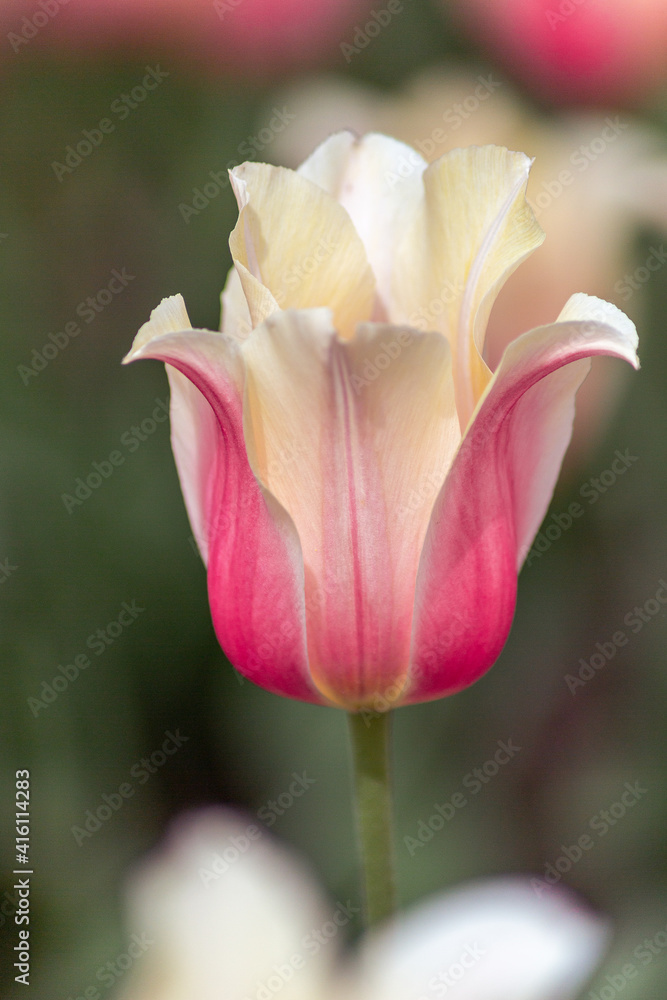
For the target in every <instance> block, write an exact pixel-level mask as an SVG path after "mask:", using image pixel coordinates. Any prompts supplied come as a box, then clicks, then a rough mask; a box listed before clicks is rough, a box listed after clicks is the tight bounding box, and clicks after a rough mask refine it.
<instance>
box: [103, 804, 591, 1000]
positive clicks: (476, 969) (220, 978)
mask: <svg viewBox="0 0 667 1000" xmlns="http://www.w3.org/2000/svg"><path fill="white" fill-rule="evenodd" d="M128 897H129V898H128V904H129V912H130V927H131V930H132V931H133V932H134V934H135V936H136V938H137V939H138V940H140V941H142V943H143V944H145V950H144V953H143V954H141V955H140V956H139V957H138V958H137V960H136V962H135V963H134V966H133V968H132V970H131V972H130V973H128V976H129V979H128V981H127V982H124V983H123V984H121V993H120V997H121V1000H124V998H127V1000H193V998H196V1000H219V998H220V997H222V996H224V997H225V1000H270V998H271V997H273V996H276V995H280V996H281V997H283V998H284V1000H406V998H415V1000H418V998H423V1000H426V998H431V997H440V996H445V995H446V996H447V997H448V998H450V1000H471V998H474V1000H506V998H510V997H511V998H512V1000H575V998H576V997H578V996H579V995H580V990H581V989H582V987H583V986H584V984H585V982H586V980H587V979H589V977H590V976H591V974H592V972H593V971H594V969H595V967H596V966H597V964H598V962H599V960H600V957H601V954H602V952H603V950H604V948H605V945H606V943H607V938H608V928H607V924H606V921H604V920H602V919H600V918H599V917H596V916H594V915H593V914H592V913H590V912H588V911H587V910H586V909H585V908H584V907H583V906H582V905H581V904H580V903H579V902H578V901H577V900H576V899H574V898H573V897H572V896H571V895H570V893H569V892H566V891H564V890H561V889H552V890H551V891H549V892H548V893H545V894H543V895H539V894H537V893H535V892H534V890H533V887H532V886H531V884H530V881H529V880H528V879H527V878H523V877H513V878H497V879H490V880H488V881H484V882H479V883H473V884H471V885H469V886H465V887H462V888H459V889H456V890H454V891H453V892H450V893H447V894H443V895H440V896H436V897H434V898H433V899H431V900H429V901H428V902H426V903H422V904H421V905H420V906H419V907H417V908H416V909H415V910H414V911H413V912H412V913H411V914H409V915H407V916H405V917H403V918H401V919H399V920H397V921H396V922H395V923H394V924H392V925H390V926H388V927H386V928H384V929H382V930H380V931H379V932H376V933H375V934H374V935H373V936H369V937H367V938H365V939H363V940H362V942H361V945H360V947H359V949H358V951H357V954H356V955H355V956H354V958H352V959H351V960H347V961H344V960H343V958H342V956H341V952H342V947H341V946H342V944H343V943H344V939H345V937H346V936H347V932H348V930H349V928H350V925H351V924H352V922H353V921H354V920H355V919H356V914H357V913H358V911H359V907H358V905H357V904H356V901H355V900H350V899H341V900H339V901H337V902H335V903H332V902H329V901H328V900H326V898H325V897H324V896H323V894H322V893H321V891H320V889H319V887H318V885H317V884H316V883H315V881H314V879H313V878H312V877H311V876H310V874H309V873H308V872H306V871H305V870H304V868H303V867H302V865H301V863H300V860H299V859H298V858H296V857H293V855H292V854H291V853H290V852H288V851H287V850H286V849H285V848H283V847H282V846H280V845H279V844H278V843H277V842H274V841H273V840H272V838H271V837H270V835H269V834H268V833H267V832H266V831H265V830H262V829H261V828H260V827H258V826H256V825H254V824H252V823H248V822H244V821H243V817H242V816H240V815H237V814H235V813H233V812H232V811H231V810H223V809H216V810H209V811H207V812H201V813H194V814H191V815H188V816H185V817H182V818H181V819H179V820H178V821H177V823H176V824H175V825H174V827H173V828H172V830H171V832H170V835H169V837H168V840H167V843H166V845H161V846H160V847H158V848H157V849H156V851H155V852H154V854H153V855H152V856H151V857H149V859H148V861H145V862H144V863H143V864H142V865H141V867H140V868H139V870H138V871H137V872H136V873H135V874H134V877H133V878H132V879H131V880H130V881H129V885H128Z"/></svg>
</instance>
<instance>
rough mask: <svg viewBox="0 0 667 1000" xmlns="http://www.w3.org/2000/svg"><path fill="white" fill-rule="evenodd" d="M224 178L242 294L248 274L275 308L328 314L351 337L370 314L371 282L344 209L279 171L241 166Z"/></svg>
mask: <svg viewBox="0 0 667 1000" xmlns="http://www.w3.org/2000/svg"><path fill="white" fill-rule="evenodd" d="M231 177H232V185H233V188H234V192H235V194H236V197H237V200H238V203H239V211H240V214H239V220H238V222H237V224H236V228H235V229H234V231H233V232H232V235H231V236H230V239H229V245H230V248H231V251H232V257H233V258H234V262H235V263H236V264H237V268H238V266H239V265H241V266H242V268H239V272H240V277H241V282H242V284H243V286H244V291H245V292H246V295H248V293H249V290H248V287H246V286H247V285H249V281H248V277H249V276H252V277H253V278H254V279H255V280H256V281H257V282H261V284H262V285H264V286H265V288H266V289H267V290H268V292H270V294H271V296H272V297H273V299H274V300H275V302H276V303H277V305H278V306H280V308H286V307H288V306H289V307H293V308H296V309H309V308H313V307H319V306H326V307H328V308H331V309H332V310H333V314H334V319H335V325H336V329H337V330H338V332H339V333H340V335H341V336H342V337H346V338H347V337H351V336H352V334H353V333H354V329H355V327H356V325H357V323H358V322H360V321H363V320H365V319H369V318H370V317H371V315H372V312H373V308H374V301H375V279H374V277H373V272H372V271H371V268H370V266H369V263H368V259H367V257H366V252H365V250H364V246H363V243H362V242H361V239H360V238H359V236H358V234H357V233H356V232H355V229H354V226H353V225H352V222H351V220H350V217H349V215H348V214H347V212H346V211H345V209H344V208H342V207H341V206H340V205H339V204H338V203H337V202H336V201H335V199H334V198H332V197H330V196H329V195H327V194H326V192H324V191H323V190H322V189H321V188H319V187H318V186H317V185H316V184H313V183H311V182H310V181H308V180H306V179H305V178H304V177H300V176H299V175H298V174H297V173H295V172H294V171H292V170H286V169H284V168H283V167H271V166H267V165H266V164H264V163H244V164H242V165H241V166H239V167H236V168H235V169H234V170H233V171H232V173H231ZM246 276H248V277H246ZM248 304H249V306H250V310H251V313H252V312H253V305H252V303H251V301H250V299H249V301H248ZM265 316H266V313H265V314H264V315H262V316H256V317H253V322H259V321H261V319H264V318H265Z"/></svg>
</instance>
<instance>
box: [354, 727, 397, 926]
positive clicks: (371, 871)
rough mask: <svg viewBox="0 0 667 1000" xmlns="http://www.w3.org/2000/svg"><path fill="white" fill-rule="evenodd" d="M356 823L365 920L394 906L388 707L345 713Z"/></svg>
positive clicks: (381, 916)
mask: <svg viewBox="0 0 667 1000" xmlns="http://www.w3.org/2000/svg"><path fill="white" fill-rule="evenodd" d="M349 719H350V737H351V740H352V756H353V761H354V791H355V796H354V797H355V806H356V814H357V826H358V830H359V837H360V841H361V862H362V869H363V874H364V887H365V899H366V923H367V924H368V925H369V926H370V925H372V924H375V923H377V922H378V921H380V920H383V919H385V918H386V917H390V916H391V915H392V914H393V913H394V911H395V909H396V900H395V895H396V888H395V880H394V852H393V846H392V816H391V784H390V776H389V734H390V719H389V715H388V713H382V714H375V713H373V714H372V715H371V714H370V713H368V712H360V713H355V714H350V716H349Z"/></svg>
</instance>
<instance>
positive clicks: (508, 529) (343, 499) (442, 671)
mask: <svg viewBox="0 0 667 1000" xmlns="http://www.w3.org/2000/svg"><path fill="white" fill-rule="evenodd" d="M530 162H531V161H530V160H529V159H528V157H527V156H525V155H524V154H523V153H511V152H509V151H508V150H507V149H504V148H502V147H498V146H485V147H471V148H469V149H463V150H462V149H457V150H453V151H451V152H450V153H448V154H446V155H445V156H443V157H441V158H440V159H439V160H437V161H436V162H435V163H433V164H432V165H431V166H430V167H427V165H426V163H425V161H424V160H423V159H422V158H421V157H420V156H418V154H416V153H415V151H414V150H412V149H410V148H409V147H407V146H404V145H402V144H401V143H398V142H396V141H395V140H392V139H388V138H386V137H385V136H381V135H374V134H371V135H368V136H366V137H365V138H364V139H360V140H356V139H355V138H354V137H353V136H352V135H351V134H350V133H338V134H337V135H334V136H332V137H331V138H330V139H329V140H327V141H326V142H325V143H323V144H322V145H321V146H320V147H318V149H316V150H315V152H314V153H313V154H312V156H311V157H310V158H309V159H308V160H306V162H305V163H304V164H302V166H301V167H300V168H299V170H298V171H297V172H295V171H291V170H286V169H284V168H280V167H271V166H267V165H265V164H253V163H246V164H243V165H242V166H240V167H237V168H235V169H234V170H233V171H232V173H231V176H232V183H233V186H234V190H235V193H236V197H237V200H238V204H239V221H238V223H237V226H236V228H235V229H234V231H233V233H232V235H231V238H230V247H231V250H232V256H233V259H234V263H235V268H234V269H233V270H232V271H231V273H230V276H229V279H228V282H227V286H226V289H225V291H224V293H223V320H222V332H221V333H211V332H209V331H202V330H194V329H192V325H191V323H190V320H189V319H188V315H187V312H186V310H185V306H184V303H183V300H182V298H181V297H180V296H174V297H172V298H170V299H166V300H165V301H164V302H163V303H162V305H161V306H160V307H159V308H158V309H156V310H155V311H154V312H153V314H152V316H151V319H150V321H149V322H148V323H147V324H145V326H143V327H142V329H141V330H140V331H139V333H138V334H137V337H136V339H135V342H134V345H133V347H132V350H131V351H130V353H129V354H128V356H127V358H126V361H133V360H136V359H139V358H156V359H158V360H161V361H164V362H165V363H166V364H167V367H168V372H169V377H170V382H171V393H172V413H171V419H172V443H173V447H174V453H175V457H176V462H177V466H178V469H179V474H180V478H181V486H182V489H183V493H184V496H185V500H186V505H187V507H188V511H189V514H190V518H191V522H192V525H193V529H194V533H195V537H196V538H197V540H198V542H199V545H200V549H201V551H202V554H203V556H204V558H205V560H207V562H208V585H209V600H210V603H211V611H212V616H213V622H214V625H215V628H216V632H217V635H218V639H219V641H220V643H221V645H222V647H223V649H224V650H225V652H226V653H227V656H228V657H229V659H230V660H231V662H232V663H233V664H234V666H236V667H237V668H238V669H239V670H240V671H241V672H242V673H243V674H245V675H246V676H247V677H249V678H250V679H251V680H254V681H255V682H256V683H258V684H260V685H261V686H262V687H265V688H267V689H269V690H271V691H275V692H277V693H279V694H283V695H287V696H289V697H294V698H300V699H302V700H305V701H313V702H319V703H330V704H334V705H337V706H339V707H342V708H346V709H348V710H351V711H356V710H359V709H361V708H364V707H366V706H371V707H372V706H374V705H375V704H376V703H377V700H378V698H382V699H385V700H389V702H391V703H392V704H394V705H400V704H409V703H413V702H419V701H427V700H430V699H432V698H438V697H442V696H444V695H446V694H451V693H453V692H455V691H458V690H461V689H462V688H464V687H466V686H468V685H469V684H472V683H473V682H474V681H476V680H477V679H478V678H479V677H480V676H481V675H482V674H483V673H484V672H485V671H486V670H488V668H489V667H490V666H491V665H492V664H493V663H494V661H495V660H496V658H497V657H498V655H499V653H500V650H501V649H502V647H503V645H504V643H505V641H506V639H507V635H508V633H509V629H510V625H511V622H512V617H513V614H514V607H515V600H516V585H517V573H518V570H519V568H520V567H521V564H522V562H523V560H524V558H525V556H526V554H527V552H528V550H529V549H530V545H531V543H532V540H533V538H534V536H535V534H536V532H537V530H538V528H539V526H540V523H541V521H542V519H543V517H544V514H545V512H546V509H547V506H548V504H549V501H550V499H551V494H552V492H553V488H554V485H555V482H556V478H557V476H558V471H559V468H560V464H561V461H562V458H563V455H564V452H565V450H566V448H567V445H568V443H569V440H570V434H571V430H572V420H573V416H574V397H575V394H576V392H577V389H578V388H579V386H580V385H581V383H582V381H583V380H584V378H585V377H586V374H587V373H588V370H589V367H590V361H589V360H588V359H589V358H591V357H594V356H596V355H609V356H612V357H616V358H622V359H625V360H626V361H628V362H630V364H632V365H634V366H637V365H638V361H637V357H636V346H637V334H636V330H635V328H634V326H633V324H632V323H631V322H630V320H629V319H628V318H627V317H626V316H625V315H624V314H623V313H622V312H621V311H620V310H618V309H616V307H614V306H612V305H610V304H608V303H606V302H603V301H601V300H599V299H595V298H592V297H590V296H586V295H582V294H578V295H574V296H572V297H571V298H570V299H569V300H568V301H567V302H566V304H565V305H564V307H563V308H562V309H561V312H560V314H559V315H558V318H557V320H556V321H555V322H552V323H550V324H549V325H546V326H541V327H538V328H537V329H535V330H532V331H530V332H528V333H524V335H523V336H521V337H518V339H515V340H514V341H513V342H512V343H511V344H510V345H509V346H508V348H507V349H506V350H505V351H504V353H503V354H502V357H501V358H500V360H499V362H498V365H497V366H496V367H495V370H492V369H491V368H490V367H489V366H488V365H487V363H486V362H485V360H484V355H483V351H484V337H485V331H486V322H487V319H488V316H489V313H490V310H491V307H492V305H493V302H494V300H495V298H496V296H497V294H498V292H499V290H500V288H501V287H502V285H503V283H504V282H505V280H506V278H507V277H508V276H509V275H510V274H511V273H512V272H513V271H514V270H515V269H516V267H517V266H518V265H519V264H520V263H521V262H522V261H523V260H524V259H525V258H526V257H528V256H529V255H530V253H531V252H532V251H533V250H535V248H536V247H538V246H539V245H540V243H541V242H542V239H543V236H544V234H543V233H542V230H541V229H540V227H539V225H538V224H537V222H536V220H535V217H534V215H533V213H532V211H531V209H530V208H529V206H528V205H527V203H526V200H525V190H526V184H527V181H528V173H529V168H530ZM518 332H519V330H516V333H518Z"/></svg>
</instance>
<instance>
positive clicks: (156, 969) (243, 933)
mask: <svg viewBox="0 0 667 1000" xmlns="http://www.w3.org/2000/svg"><path fill="white" fill-rule="evenodd" d="M127 897H128V908H129V911H130V912H129V917H130V922H131V929H132V930H133V931H135V933H136V935H137V938H138V940H139V941H141V942H146V941H148V942H150V946H149V947H148V948H147V949H146V953H145V954H143V955H141V956H140V960H139V961H138V962H137V963H136V967H135V968H133V969H132V971H131V973H129V983H128V984H127V986H124V984H120V985H121V987H122V991H121V994H120V995H121V996H122V997H125V998H127V1000H222V998H229V1000H243V998H244V997H255V996H256V995H257V994H258V987H259V988H261V989H262V990H263V991H264V992H265V993H266V995H267V996H269V995H272V994H273V990H272V989H270V987H269V984H273V983H275V981H276V969H281V968H287V969H288V970H289V972H290V975H289V978H286V979H285V980H284V981H283V979H282V978H281V979H280V980H279V981H280V984H281V985H280V996H281V997H282V998H284V1000H313V998H317V997H326V996H331V993H330V992H329V990H328V982H329V978H330V975H331V966H332V964H333V962H334V961H335V960H336V958H337V957H338V947H337V943H336V942H329V943H328V944H327V947H326V948H321V949H320V948H318V949H317V953H313V951H312V948H310V949H307V948H306V947H305V946H304V942H305V941H306V939H307V938H308V936H309V935H310V934H311V933H312V932H313V931H316V930H317V929H319V928H321V927H323V926H324V925H325V924H326V923H327V922H328V921H330V920H331V918H332V915H333V911H334V908H333V907H332V906H331V905H330V904H327V902H326V901H325V900H324V898H323V897H322V895H321V893H320V892H319V890H318V888H317V886H316V885H315V884H314V882H313V880H312V879H311V877H310V876H309V874H308V872H307V871H306V870H304V868H303V866H302V865H301V864H300V863H299V862H297V860H296V859H295V858H293V857H292V854H291V853H290V852H289V851H288V850H286V849H285V848H283V847H281V846H279V845H278V844H277V843H275V842H274V841H273V839H272V838H271V835H270V834H268V833H267V832H266V830H264V829H262V828H261V827H259V825H258V824H257V823H256V821H255V822H253V820H252V819H251V817H249V816H248V817H247V818H244V817H243V815H242V814H240V813H234V812H232V811H231V810H229V809H219V808H215V809H214V808H211V809H208V810H205V811H204V810H202V811H200V812H198V813H193V814H186V815H184V816H182V817H179V819H178V820H177V821H176V822H175V823H173V824H172V826H171V828H170V830H169V836H168V838H167V841H166V844H163V845H160V847H159V848H157V849H156V850H154V852H153V853H152V854H151V855H149V857H148V859H147V860H146V861H144V862H143V864H142V865H141V867H140V868H139V869H138V871H137V872H136V873H134V875H133V877H132V878H131V880H130V881H129V882H128V887H127ZM310 940H311V941H313V940H314V939H312V938H311V939H310ZM295 956H299V957H300V959H301V961H300V962H298V961H297V962H296V963H295V964H294V965H292V959H293V958H294V957H295Z"/></svg>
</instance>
